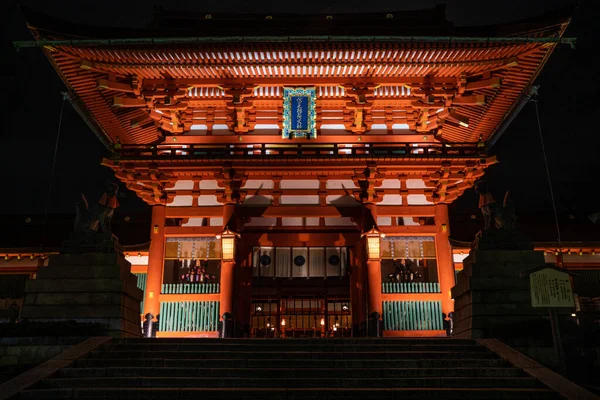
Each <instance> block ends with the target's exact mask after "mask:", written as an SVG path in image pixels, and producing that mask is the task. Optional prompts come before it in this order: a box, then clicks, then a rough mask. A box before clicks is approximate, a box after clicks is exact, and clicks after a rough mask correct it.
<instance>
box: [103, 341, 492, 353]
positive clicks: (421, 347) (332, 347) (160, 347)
mask: <svg viewBox="0 0 600 400" xmlns="http://www.w3.org/2000/svg"><path fill="white" fill-rule="evenodd" d="M308 349H310V351H318V352H327V351H330V352H342V351H344V352H364V351H411V350H412V351H460V352H463V351H484V352H485V351H487V352H489V351H490V350H488V348H487V347H485V346H481V345H467V344H456V343H446V344H403V343H389V344H370V343H369V344H319V343H317V344H314V345H310V346H307V345H305V344H293V343H292V344H284V343H274V344H266V343H247V344H228V343H214V344H194V343H154V344H148V343H136V344H124V343H122V344H112V343H110V344H105V345H103V346H102V347H101V348H100V349H99V350H102V351H186V352H187V351H205V350H211V351H236V352H239V351H254V352H257V351H261V352H286V351H307V350H308Z"/></svg>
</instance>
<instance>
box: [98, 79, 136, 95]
mask: <svg viewBox="0 0 600 400" xmlns="http://www.w3.org/2000/svg"><path fill="white" fill-rule="evenodd" d="M98 89H108V90H115V91H117V92H125V93H133V87H132V86H131V85H129V84H127V83H121V82H117V81H109V80H108V79H98Z"/></svg>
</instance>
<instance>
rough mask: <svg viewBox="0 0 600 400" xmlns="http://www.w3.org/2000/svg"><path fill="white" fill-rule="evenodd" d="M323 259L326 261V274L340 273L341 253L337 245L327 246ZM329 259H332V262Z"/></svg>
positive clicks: (338, 274)
mask: <svg viewBox="0 0 600 400" xmlns="http://www.w3.org/2000/svg"><path fill="white" fill-rule="evenodd" d="M325 261H326V263H327V276H340V275H341V268H342V254H341V252H340V248H339V247H327V248H326V249H325ZM331 261H334V263H331ZM335 261H337V263H335Z"/></svg>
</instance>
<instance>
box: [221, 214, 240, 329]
mask: <svg viewBox="0 0 600 400" xmlns="http://www.w3.org/2000/svg"><path fill="white" fill-rule="evenodd" d="M234 211H235V204H225V205H223V227H224V228H226V227H229V228H230V229H231V226H230V220H231V218H233V213H234ZM236 247H237V245H236ZM236 253H237V252H236ZM234 269H235V260H230V261H225V260H223V261H221V279H220V286H221V296H220V309H219V314H220V315H221V317H222V316H223V314H225V313H231V314H232V315H233V314H234V313H233V287H234V285H235V273H234Z"/></svg>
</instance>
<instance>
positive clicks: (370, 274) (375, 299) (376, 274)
mask: <svg viewBox="0 0 600 400" xmlns="http://www.w3.org/2000/svg"><path fill="white" fill-rule="evenodd" d="M365 209H366V210H367V211H369V212H370V216H369V215H368V214H366V215H364V216H363V231H368V230H370V229H371V228H374V227H376V226H375V225H376V224H377V206H376V205H375V204H373V203H367V204H365ZM371 216H372V218H371ZM373 224H375V225H373ZM366 242H367V240H366V238H364V239H363V240H361V244H360V245H359V246H363V249H364V254H365V258H366V259H367V285H368V286H367V287H368V301H367V304H368V306H369V310H368V314H369V316H370V315H371V314H373V313H374V312H377V313H379V315H381V316H383V314H382V310H383V306H382V303H381V302H382V300H381V299H382V297H381V259H380V258H377V259H372V260H369V254H368V253H369V252H368V249H367V248H366V246H367V243H366Z"/></svg>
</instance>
